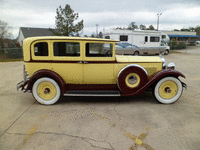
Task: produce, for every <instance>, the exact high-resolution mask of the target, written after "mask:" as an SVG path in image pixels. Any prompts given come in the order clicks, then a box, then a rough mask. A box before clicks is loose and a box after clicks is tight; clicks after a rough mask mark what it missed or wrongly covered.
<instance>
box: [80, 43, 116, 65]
mask: <svg viewBox="0 0 200 150" xmlns="http://www.w3.org/2000/svg"><path fill="white" fill-rule="evenodd" d="M87 43H103V44H104V43H105V44H112V45H113V49H112V57H87V56H86V44H87ZM83 47H84V48H83V50H84V53H83V54H84V55H83V57H84V58H83V60H84V61H115V55H114V54H115V42H107V41H84V42H83Z"/></svg>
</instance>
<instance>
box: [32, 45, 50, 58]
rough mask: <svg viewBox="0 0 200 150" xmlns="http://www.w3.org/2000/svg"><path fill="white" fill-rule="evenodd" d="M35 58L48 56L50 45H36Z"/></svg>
mask: <svg viewBox="0 0 200 150" xmlns="http://www.w3.org/2000/svg"><path fill="white" fill-rule="evenodd" d="M34 54H35V56H48V55H49V54H48V43H46V42H40V43H36V44H35V45H34Z"/></svg>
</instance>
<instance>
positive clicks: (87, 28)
mask: <svg viewBox="0 0 200 150" xmlns="http://www.w3.org/2000/svg"><path fill="white" fill-rule="evenodd" d="M66 4H69V5H70V6H71V8H72V9H73V10H74V12H76V13H78V14H79V20H82V19H83V20H84V30H83V33H82V36H83V35H85V34H86V35H91V34H92V33H96V24H99V29H98V31H103V28H105V29H106V30H109V29H110V28H114V27H127V26H128V25H129V24H130V23H131V22H136V24H137V25H138V26H139V25H141V24H144V25H146V26H147V27H148V26H149V25H153V26H154V27H155V28H157V13H162V15H161V16H160V24H159V29H160V30H173V29H181V28H189V27H196V26H197V25H199V26H200V0H126V1H122V0H0V20H1V21H4V22H7V23H8V24H9V25H10V26H12V27H13V30H12V33H13V37H14V38H16V37H17V36H18V33H19V28H20V27H39V28H49V27H51V28H55V16H56V9H57V8H58V7H59V6H60V5H61V6H62V7H63V8H64V7H65V5H66Z"/></svg>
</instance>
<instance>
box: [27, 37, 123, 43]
mask: <svg viewBox="0 0 200 150" xmlns="http://www.w3.org/2000/svg"><path fill="white" fill-rule="evenodd" d="M37 40H80V41H102V42H103V41H105V42H119V41H117V40H112V39H102V38H87V37H69V36H38V37H29V38H26V39H25V41H37Z"/></svg>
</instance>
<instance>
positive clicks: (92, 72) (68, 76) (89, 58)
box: [17, 36, 186, 105]
mask: <svg viewBox="0 0 200 150" xmlns="http://www.w3.org/2000/svg"><path fill="white" fill-rule="evenodd" d="M116 42H118V41H116V40H109V39H99V38H78V37H61V36H58V37H57V36H50V37H32V38H27V39H25V40H24V41H23V54H24V63H25V66H24V80H23V81H21V82H20V83H18V84H17V89H20V88H21V89H22V90H23V91H24V92H27V91H30V92H32V93H33V96H34V98H35V99H36V100H37V101H38V102H39V103H41V104H46V105H50V104H54V103H56V102H57V101H58V100H59V99H60V97H61V96H135V95H137V94H140V93H142V92H144V91H145V90H146V89H147V88H148V89H150V90H152V92H153V94H154V95H155V98H156V99H157V100H158V101H159V102H161V103H164V104H170V103H173V102H175V101H177V100H178V99H179V98H180V96H181V95H182V92H183V87H186V84H185V83H183V82H181V81H180V79H179V78H178V77H183V78H185V76H184V75H183V74H182V73H180V72H178V71H176V70H175V65H174V63H169V64H168V65H167V66H166V61H165V59H164V58H163V57H158V56H145V57H144V56H123V55H115V45H116Z"/></svg>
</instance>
